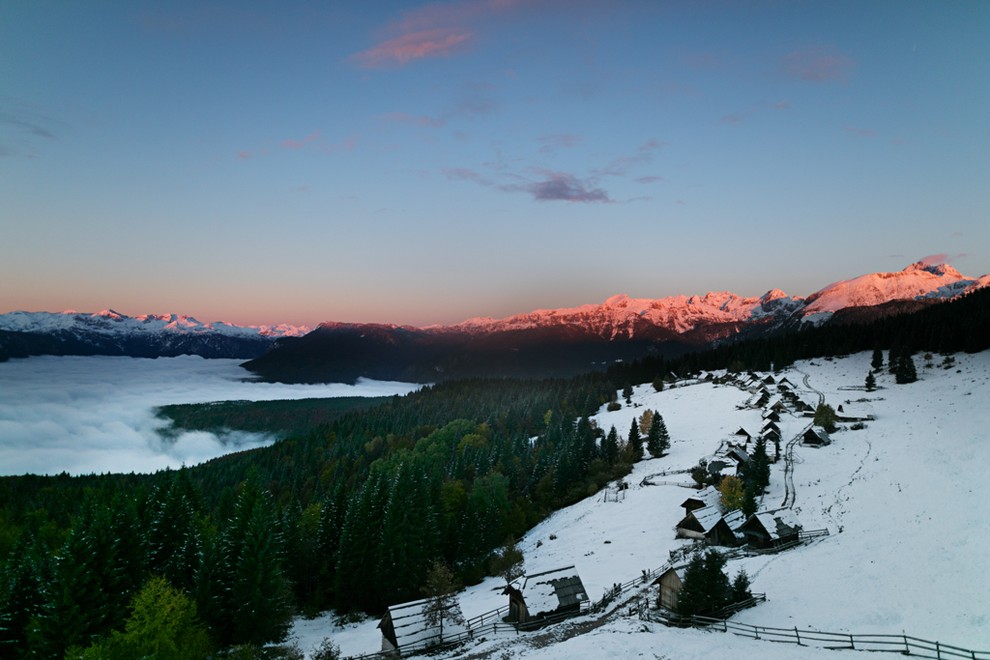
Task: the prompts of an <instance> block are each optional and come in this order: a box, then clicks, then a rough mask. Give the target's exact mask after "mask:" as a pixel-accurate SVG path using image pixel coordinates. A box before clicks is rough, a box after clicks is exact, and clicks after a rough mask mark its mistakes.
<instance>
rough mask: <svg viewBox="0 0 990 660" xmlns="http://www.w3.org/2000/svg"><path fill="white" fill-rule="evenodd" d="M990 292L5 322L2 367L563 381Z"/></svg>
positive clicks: (853, 290) (721, 296) (842, 291)
mask: <svg viewBox="0 0 990 660" xmlns="http://www.w3.org/2000/svg"><path fill="white" fill-rule="evenodd" d="M988 285H990V275H984V276H983V277H981V278H967V277H965V276H963V275H962V274H961V273H959V271H957V270H956V269H954V268H952V267H951V266H949V265H947V264H939V265H931V264H925V263H922V262H918V263H915V264H911V265H910V266H908V267H907V268H905V269H904V270H901V271H898V272H893V273H872V274H868V275H862V276H860V277H856V278H853V279H850V280H843V281H840V282H835V283H833V284H830V285H828V286H826V287H824V288H823V289H820V290H819V291H817V292H815V293H813V294H811V295H810V296H808V297H807V298H801V297H796V296H789V295H787V294H786V293H784V292H783V291H781V290H779V289H772V290H771V291H768V292H767V293H766V294H764V295H763V296H759V297H746V296H740V295H737V294H735V293H731V292H710V293H706V294H704V295H694V296H686V295H680V296H670V297H666V298H658V299H650V298H630V297H629V296H626V295H616V296H612V297H611V298H609V299H608V300H606V301H604V302H603V303H601V304H597V305H596V304H589V305H582V306H579V307H572V308H563V309H546V310H535V311H532V312H528V313H524V314H517V315H514V316H509V317H506V318H502V319H494V318H487V317H481V318H473V319H469V320H467V321H464V322H462V323H458V324H456V325H451V326H430V327H426V328H414V327H408V326H403V327H400V326H394V325H386V324H341V323H325V324H322V325H320V326H319V327H318V328H317V329H316V330H315V331H313V332H312V333H309V334H308V335H306V336H305V337H302V336H301V335H303V334H305V333H306V332H308V329H307V328H296V327H293V326H285V325H282V326H256V327H247V328H245V327H238V326H234V325H230V324H227V323H219V322H218V323H201V322H199V321H197V320H196V319H194V318H192V317H188V316H178V315H174V314H169V315H146V316H137V317H128V316H125V315H123V314H118V313H117V312H114V311H113V310H104V311H101V312H98V313H96V314H79V313H75V312H63V313H61V314H51V313H46V312H12V313H9V314H2V315H0V359H6V358H9V357H25V356H28V355H44V354H53V355H130V356H137V357H157V356H173V355H181V354H193V355H201V356H203V357H211V358H216V357H224V358H258V359H254V360H252V361H251V362H248V363H247V364H246V365H245V366H246V367H247V368H248V369H249V370H251V371H253V372H255V373H257V374H259V375H261V376H262V377H264V378H267V379H271V380H281V381H288V382H318V381H343V382H352V381H354V380H355V379H357V378H359V377H361V376H365V377H369V378H380V379H391V380H407V381H414V382H433V381H437V380H445V379H450V378H464V377H474V376H495V377H500V376H522V377H525V376H570V375H573V374H576V373H581V372H584V371H589V370H592V369H602V368H604V367H605V366H607V365H609V364H614V363H615V362H616V361H623V360H631V359H636V358H639V357H643V356H646V355H650V354H654V355H663V356H674V355H678V354H680V353H683V352H684V351H686V350H689V349H692V348H695V347H699V346H705V345H709V344H711V343H713V342H718V341H723V340H726V339H735V338H742V337H750V336H758V335H760V334H763V333H765V332H767V331H772V330H778V329H782V328H792V327H798V326H800V325H803V324H814V325H821V324H824V323H828V322H829V321H830V320H831V319H833V318H834V319H835V320H836V321H842V322H864V321H870V320H873V319H875V318H880V317H884V316H890V315H893V314H902V313H907V312H911V311H916V310H918V309H920V308H922V307H924V306H927V305H930V304H933V303H935V302H937V301H939V300H945V299H950V298H954V297H957V296H959V295H961V294H963V293H966V292H969V291H973V290H975V289H978V288H981V287H985V286H988ZM269 349H272V350H269Z"/></svg>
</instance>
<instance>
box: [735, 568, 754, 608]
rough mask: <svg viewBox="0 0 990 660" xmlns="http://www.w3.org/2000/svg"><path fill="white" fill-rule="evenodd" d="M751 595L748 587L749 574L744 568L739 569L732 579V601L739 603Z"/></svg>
mask: <svg viewBox="0 0 990 660" xmlns="http://www.w3.org/2000/svg"><path fill="white" fill-rule="evenodd" d="M752 597H753V593H752V592H751V591H750V589H749V576H748V575H747V574H746V571H745V570H743V569H739V572H738V573H736V577H735V579H734V580H733V581H732V603H733V604H734V603H741V602H743V601H746V600H749V599H750V598H752Z"/></svg>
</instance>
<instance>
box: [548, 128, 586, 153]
mask: <svg viewBox="0 0 990 660" xmlns="http://www.w3.org/2000/svg"><path fill="white" fill-rule="evenodd" d="M583 139H584V138H582V137H581V136H580V135H574V134H573V133H563V134H560V135H544V136H542V137H539V138H537V139H536V141H537V142H539V143H541V144H542V145H543V146H541V147H540V152H541V153H545V154H552V153H556V151H557V149H570V148H571V147H575V146H577V145H578V144H580V143H581V141H582V140H583Z"/></svg>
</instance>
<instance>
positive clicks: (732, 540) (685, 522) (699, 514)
mask: <svg viewBox="0 0 990 660" xmlns="http://www.w3.org/2000/svg"><path fill="white" fill-rule="evenodd" d="M736 513H737V512H735V511H733V512H731V514H736ZM728 516H729V514H723V513H722V511H721V509H720V508H719V507H717V506H706V507H703V508H700V509H695V510H693V511H689V512H688V514H687V515H686V516H684V518H683V519H681V521H680V522H679V523H677V536H678V538H684V539H696V540H704V541H705V542H706V543H708V544H709V545H722V546H734V545H737V544H738V542H739V541H738V539H737V537H736V533H735V531H734V530H733V529H732V525H731V524H730V520H731V522H733V523H735V524H737V525H738V524H739V523H741V522H742V521H741V520H737V518H738V517H739V516H735V515H733V516H732V518H730V520H726V518H727V517H728Z"/></svg>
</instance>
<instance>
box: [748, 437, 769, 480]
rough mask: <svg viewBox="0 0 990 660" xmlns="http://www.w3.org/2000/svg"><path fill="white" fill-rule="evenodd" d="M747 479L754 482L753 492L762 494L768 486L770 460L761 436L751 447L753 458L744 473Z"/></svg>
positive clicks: (764, 440) (765, 442) (765, 443)
mask: <svg viewBox="0 0 990 660" xmlns="http://www.w3.org/2000/svg"><path fill="white" fill-rule="evenodd" d="M746 474H747V477H748V478H751V479H752V480H753V482H754V486H755V491H756V492H757V493H760V494H762V493H763V492H764V491H766V489H767V486H769V485H770V458H769V456H767V440H766V438H764V437H763V436H760V437H758V438H757V439H756V445H755V446H754V447H753V458H752V460H751V461H750V463H749V467H748V468H747V471H746Z"/></svg>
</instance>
